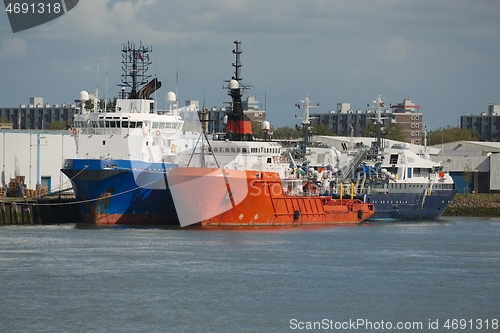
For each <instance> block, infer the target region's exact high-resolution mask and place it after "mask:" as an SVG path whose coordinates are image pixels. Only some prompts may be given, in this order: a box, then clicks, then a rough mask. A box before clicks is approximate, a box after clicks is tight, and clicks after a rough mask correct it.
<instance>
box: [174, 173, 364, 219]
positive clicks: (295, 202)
mask: <svg viewBox="0 0 500 333" xmlns="http://www.w3.org/2000/svg"><path fill="white" fill-rule="evenodd" d="M167 179H168V184H169V188H170V191H171V194H172V197H173V200H174V203H175V206H176V210H177V214H178V217H179V221H180V224H181V225H182V226H186V225H191V224H201V225H202V226H286V225H327V224H341V223H361V222H363V221H365V220H366V219H368V218H369V217H371V216H372V215H373V205H371V204H366V203H363V202H362V201H361V200H349V199H348V200H335V199H332V198H331V197H325V196H289V195H286V194H285V193H284V191H283V185H282V182H281V180H280V178H279V174H278V173H274V172H260V171H250V170H246V171H238V170H229V169H211V168H175V169H169V170H168V173H167Z"/></svg>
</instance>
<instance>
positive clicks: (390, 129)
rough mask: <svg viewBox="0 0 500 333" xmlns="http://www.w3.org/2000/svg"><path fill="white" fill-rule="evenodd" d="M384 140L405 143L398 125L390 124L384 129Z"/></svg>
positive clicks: (404, 137) (401, 129) (403, 135)
mask: <svg viewBox="0 0 500 333" xmlns="http://www.w3.org/2000/svg"><path fill="white" fill-rule="evenodd" d="M384 137H385V138H386V139H389V140H395V141H402V142H405V141H406V136H405V134H404V132H403V128H402V127H401V125H399V124H395V123H390V124H389V125H388V126H387V127H386V128H385V136H384Z"/></svg>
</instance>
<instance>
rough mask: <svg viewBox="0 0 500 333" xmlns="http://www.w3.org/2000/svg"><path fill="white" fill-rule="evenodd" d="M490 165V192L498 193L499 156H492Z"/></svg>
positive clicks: (499, 188) (499, 184)
mask: <svg viewBox="0 0 500 333" xmlns="http://www.w3.org/2000/svg"><path fill="white" fill-rule="evenodd" d="M490 164H491V172H490V191H494V192H500V154H492V155H491V156H490Z"/></svg>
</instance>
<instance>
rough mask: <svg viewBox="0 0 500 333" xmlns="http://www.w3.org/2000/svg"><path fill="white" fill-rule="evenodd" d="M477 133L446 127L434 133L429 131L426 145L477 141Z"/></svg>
mask: <svg viewBox="0 0 500 333" xmlns="http://www.w3.org/2000/svg"><path fill="white" fill-rule="evenodd" d="M479 139H480V136H479V133H477V131H475V130H473V129H467V128H458V127H450V126H448V127H446V128H440V129H438V130H435V131H430V132H429V133H428V134H427V144H429V145H437V144H440V143H447V142H455V141H478V140H479Z"/></svg>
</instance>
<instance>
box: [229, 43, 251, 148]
mask: <svg viewBox="0 0 500 333" xmlns="http://www.w3.org/2000/svg"><path fill="white" fill-rule="evenodd" d="M234 44H235V48H234V50H233V54H235V56H236V62H234V63H233V67H234V76H233V77H232V79H231V80H230V81H229V84H228V87H227V88H228V89H229V96H231V99H232V101H233V102H232V108H231V111H229V112H228V114H227V123H226V138H227V139H229V140H232V141H252V140H253V132H252V122H251V121H250V119H249V118H248V117H247V116H246V115H245V114H244V112H243V104H242V101H241V96H242V95H243V88H244V87H243V88H240V87H242V85H241V84H240V81H241V80H242V78H241V76H240V71H241V67H242V66H243V65H242V64H241V60H240V55H241V53H242V51H241V48H240V44H241V42H240V41H239V40H235V41H234Z"/></svg>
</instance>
